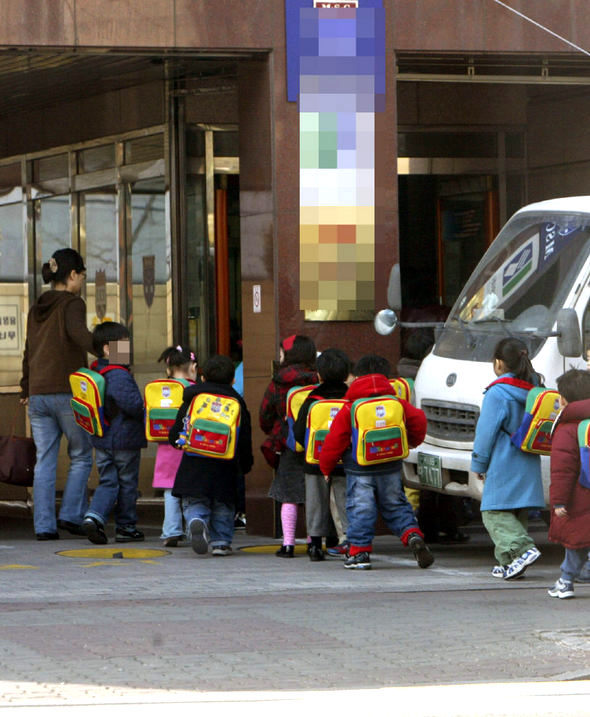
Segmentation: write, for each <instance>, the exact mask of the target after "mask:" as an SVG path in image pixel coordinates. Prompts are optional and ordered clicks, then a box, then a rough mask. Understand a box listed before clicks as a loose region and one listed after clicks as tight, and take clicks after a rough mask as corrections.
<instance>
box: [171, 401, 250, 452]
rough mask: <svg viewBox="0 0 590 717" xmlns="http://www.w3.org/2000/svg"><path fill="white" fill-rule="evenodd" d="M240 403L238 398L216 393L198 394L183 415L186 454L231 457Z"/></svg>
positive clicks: (237, 429) (236, 440) (236, 432)
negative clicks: (184, 415)
mask: <svg viewBox="0 0 590 717" xmlns="http://www.w3.org/2000/svg"><path fill="white" fill-rule="evenodd" d="M240 418H241V406H240V402H239V401H238V399H237V398H233V397H231V396H222V395H219V394H215V393H198V394H197V395H196V396H195V397H194V398H193V400H192V401H191V404H190V406H189V409H188V412H187V415H186V419H185V422H186V438H185V442H184V445H183V446H182V447H183V449H184V450H185V451H186V452H187V453H191V454H194V455H197V456H205V457H207V458H220V459H222V460H226V461H229V460H232V458H234V457H235V455H236V450H237V445H238V436H239V432H240Z"/></svg>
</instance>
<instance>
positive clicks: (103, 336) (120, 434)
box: [82, 321, 146, 545]
mask: <svg viewBox="0 0 590 717" xmlns="http://www.w3.org/2000/svg"><path fill="white" fill-rule="evenodd" d="M93 342H94V348H95V351H96V354H97V356H99V359H98V361H97V362H95V363H94V364H93V365H92V368H93V369H95V370H97V371H99V370H100V369H104V368H105V367H107V366H109V365H111V366H115V365H117V368H112V369H111V370H109V371H107V372H105V373H104V374H103V375H104V379H105V383H106V388H105V415H106V417H107V420H108V421H109V423H110V425H109V427H108V428H107V430H106V432H105V434H104V436H103V437H102V438H98V437H96V436H92V437H91V440H92V444H93V446H94V449H95V459H96V467H97V468H98V473H99V477H100V479H99V483H98V486H97V488H96V490H95V491H94V496H93V498H92V502H91V503H90V507H89V508H88V510H87V511H86V514H85V516H84V520H83V521H82V530H83V531H84V534H85V535H86V536H87V537H88V540H90V542H91V543H96V544H98V545H104V544H105V543H107V542H108V539H107V536H106V533H105V524H106V522H107V520H108V519H109V515H110V513H111V511H112V509H113V507H114V506H115V504H116V510H115V523H116V531H115V541H116V542H117V543H130V542H136V541H142V540H144V535H143V533H142V532H141V531H140V530H138V529H137V527H136V523H137V508H136V501H137V483H138V479H139V461H140V455H141V449H142V448H143V447H144V446H145V445H146V440H145V433H144V409H143V398H142V395H141V393H140V391H139V388H138V387H137V384H136V383H135V381H134V379H133V376H132V375H131V373H130V372H129V332H128V331H127V328H126V327H125V326H123V325H122V324H118V323H116V322H114V321H107V322H105V323H103V324H99V325H98V326H97V327H96V328H95V329H94V332H93Z"/></svg>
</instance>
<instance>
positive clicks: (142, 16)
mask: <svg viewBox="0 0 590 717" xmlns="http://www.w3.org/2000/svg"><path fill="white" fill-rule="evenodd" d="M316 6H317V7H316ZM328 6H329V7H328ZM355 6H356V7H355ZM526 15H528V17H527V16H526ZM589 22H590V7H589V6H588V3H587V2H584V0H537V2H535V3H534V4H532V5H531V3H525V2H521V1H520V0H511V1H510V2H508V3H499V2H495V1H494V0H413V1H412V2H408V0H365V1H364V0H358V2H341V3H338V2H336V3H326V2H319V3H317V2H316V3H314V0H151V1H150V2H149V3H145V2H143V1H142V0H109V1H108V2H106V1H105V0H74V2H71V1H66V0H4V2H3V3H2V6H1V7H0V392H1V393H0V402H1V403H2V406H1V407H0V416H2V419H1V420H2V426H1V428H0V430H1V432H5V431H6V430H8V428H9V424H10V420H11V418H12V416H13V415H14V412H15V410H16V407H17V398H18V383H19V380H20V362H21V359H22V351H23V348H24V336H25V331H26V326H25V319H26V314H27V310H28V307H29V306H30V304H31V303H32V302H33V301H34V300H35V298H36V296H38V294H39V292H40V291H42V290H43V287H42V285H41V279H40V268H41V264H42V263H43V261H46V260H47V258H48V257H49V256H50V255H51V253H52V252H53V251H54V250H55V249H57V248H61V247H64V246H73V247H74V248H77V249H79V250H80V252H81V253H82V255H83V256H84V257H85V259H86V264H87V267H88V278H87V285H86V289H85V298H86V301H87V305H88V324H89V327H92V326H93V325H94V324H96V323H97V322H99V321H103V320H105V319H109V318H110V319H114V320H118V321H122V322H124V323H126V324H127V325H128V326H129V328H130V330H131V336H132V352H133V367H134V373H135V375H136V378H137V380H138V382H139V383H140V385H142V384H145V383H146V382H147V381H148V380H151V379H152V378H155V377H157V376H160V375H161V365H158V363H157V358H158V356H159V354H160V353H161V351H162V350H163V349H164V348H165V347H166V346H168V345H171V344H177V343H188V344H190V345H191V346H193V347H195V348H196V350H197V355H198V357H199V359H200V361H201V362H204V360H205V358H206V357H207V356H208V355H210V354H212V353H215V352H222V353H234V355H236V356H237V350H238V347H239V344H240V342H241V346H242V351H243V360H244V373H245V386H246V389H245V397H246V400H247V402H248V404H249V406H250V408H251V412H252V414H253V417H254V424H256V415H257V411H258V406H259V403H260V399H261V396H262V393H263V391H264V388H265V386H266V384H267V382H268V380H269V377H270V371H271V362H272V360H273V359H275V358H276V357H277V348H278V342H279V340H280V337H282V336H287V335H290V334H293V333H306V334H309V335H311V336H312V337H313V338H314V339H315V341H316V343H317V346H318V349H319V350H321V349H324V348H327V347H328V346H340V347H342V348H345V349H346V350H347V351H348V352H349V353H350V355H351V356H352V357H353V358H356V357H359V356H360V355H362V354H363V353H367V352H369V351H377V352H380V353H383V354H385V355H387V356H388V357H389V358H390V359H391V361H392V362H393V363H395V362H396V361H397V358H398V356H399V351H400V346H399V339H398V338H395V337H394V338H391V337H381V336H378V335H377V334H376V333H375V332H374V330H373V326H372V320H371V319H372V314H373V313H374V311H376V310H377V309H379V308H382V307H383V306H385V304H386V292H387V281H388V277H389V272H390V269H391V267H392V265H393V264H394V263H399V264H400V267H401V278H402V300H403V305H404V307H405V309H404V310H407V311H408V312H410V310H411V309H415V310H417V311H422V312H426V313H428V311H434V310H436V307H440V306H443V307H444V306H447V307H448V306H450V305H452V303H453V301H454V298H455V297H456V296H457V294H458V292H459V289H460V287H461V285H462V284H463V283H464V281H465V280H466V278H467V276H468V275H469V273H470V271H471V270H472V269H473V267H474V266H475V263H476V262H477V260H478V259H479V257H480V256H481V254H482V253H483V251H484V250H485V248H486V246H487V245H488V244H489V242H490V241H491V240H492V238H493V236H494V234H495V232H496V230H497V228H498V226H499V225H501V223H502V222H503V221H504V220H505V219H506V218H507V217H508V216H510V214H511V213H512V212H513V211H515V210H516V209H517V208H518V207H520V206H521V205H522V204H525V203H528V202H530V201H536V200H540V199H546V198H549V197H553V196H566V195H579V194H588V193H590V137H589V134H588V131H587V129H586V117H587V116H588V114H589V111H590V90H589V86H588V85H589V83H590V58H589V57H588V54H587V52H586V51H585V50H587V49H588V48H584V42H585V37H584V33H583V29H584V28H585V27H587V26H588V23H589ZM293 23H295V24H296V25H297V28H296V30H294V29H293V28H294V25H293ZM336 25H338V30H337V31H336V30H333V28H336ZM350 28H353V29H352V30H351V29H350ZM293 43H295V44H293ZM294 47H295V50H293V48H294ZM310 63H311V64H310ZM347 63H348V64H347ZM367 63H368V64H367ZM349 65H350V67H353V68H354V71H353V70H351V71H348V70H345V69H343V68H345V67H348V66H349ZM310 67H311V69H310ZM367 67H368V68H369V69H367ZM351 77H354V81H353V82H352V81H351V80H350V78H351ZM294 78H295V84H296V90H295V91H294V90H293V80H294ZM334 78H336V79H334ZM351 82H352V84H351ZM334 88H337V89H334ZM326 95H327V96H328V97H327V99H326ZM314 103H315V104H314ZM350 123H352V124H350ZM347 143H348V144H347ZM314 162H315V164H314ZM334 187H336V189H337V190H338V191H335V190H334V191H333V189H334ZM310 207H311V209H310ZM326 207H327V208H328V209H326ZM335 207H336V208H337V211H336V210H335V209H334V208H335ZM351 207H352V208H353V209H351ZM367 207H368V208H369V210H367ZM309 217H311V219H309ZM17 416H18V420H19V422H20V423H21V424H23V425H21V429H22V428H23V427H24V415H20V414H17ZM254 442H255V453H256V454H257V458H256V464H255V467H254V470H253V472H252V474H251V476H249V477H248V479H247V495H248V514H249V518H250V525H251V526H252V527H253V529H254V530H256V531H257V532H266V533H268V534H271V533H272V532H273V530H274V512H273V511H274V506H273V505H272V502H271V501H270V500H269V499H268V498H267V497H266V492H267V488H268V485H269V483H270V480H271V474H270V469H268V468H267V466H266V465H265V464H264V462H263V459H262V455H261V454H259V452H258V450H257V446H258V445H260V443H261V442H262V436H261V434H260V433H259V432H257V431H255V433H254ZM153 460H154V451H153V447H152V448H148V449H147V450H146V451H145V456H144V460H143V464H142V478H141V486H140V488H141V492H142V497H143V498H144V499H151V498H154V499H156V498H157V495H156V494H155V493H154V491H153V490H152V489H151V469H152V467H153ZM24 493H25V491H24V489H13V488H9V487H8V486H1V485H0V500H22V499H23V498H24V497H25V495H24Z"/></svg>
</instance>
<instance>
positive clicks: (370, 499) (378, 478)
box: [346, 471, 420, 546]
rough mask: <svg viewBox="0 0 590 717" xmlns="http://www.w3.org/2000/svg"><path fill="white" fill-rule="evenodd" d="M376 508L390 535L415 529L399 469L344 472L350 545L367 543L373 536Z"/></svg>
mask: <svg viewBox="0 0 590 717" xmlns="http://www.w3.org/2000/svg"><path fill="white" fill-rule="evenodd" d="M377 511H379V512H380V513H381V515H382V517H383V520H384V521H385V523H386V524H387V527H388V528H389V529H390V530H391V532H392V533H393V534H394V535H397V536H398V537H400V536H403V534H404V533H406V532H407V531H408V530H417V531H419V530H420V529H419V528H418V522H417V521H416V516H415V515H414V511H413V510H412V506H411V505H410V503H409V502H408V499H407V498H406V494H405V492H404V489H403V486H402V478H401V471H392V472H391V473H382V474H371V473H365V474H363V475H359V474H357V473H347V474H346V516H347V518H348V530H347V532H346V536H347V538H348V541H349V542H350V544H351V545H357V546H369V545H371V543H372V542H373V538H374V537H375V523H376V521H377Z"/></svg>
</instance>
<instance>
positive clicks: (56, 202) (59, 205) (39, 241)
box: [34, 195, 71, 289]
mask: <svg viewBox="0 0 590 717" xmlns="http://www.w3.org/2000/svg"><path fill="white" fill-rule="evenodd" d="M34 212H35V242H36V246H37V257H38V258H39V259H40V262H41V263H40V264H39V267H38V271H37V276H36V280H37V282H38V287H39V288H40V286H41V284H42V281H43V280H42V279H41V276H40V272H41V265H42V264H43V263H44V262H46V261H47V260H48V259H49V257H50V256H52V254H53V252H55V251H57V250H58V249H65V248H66V247H70V246H71V233H70V197H69V195H64V196H59V197H46V198H45V199H37V200H35V202H34ZM45 288H46V289H47V288H49V287H48V286H46V287H45Z"/></svg>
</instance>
